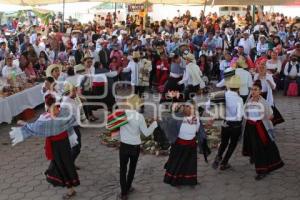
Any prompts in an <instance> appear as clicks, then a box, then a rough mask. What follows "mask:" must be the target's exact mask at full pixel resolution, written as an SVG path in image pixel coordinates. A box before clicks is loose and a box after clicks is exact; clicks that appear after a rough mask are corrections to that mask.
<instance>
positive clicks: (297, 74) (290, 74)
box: [284, 55, 300, 95]
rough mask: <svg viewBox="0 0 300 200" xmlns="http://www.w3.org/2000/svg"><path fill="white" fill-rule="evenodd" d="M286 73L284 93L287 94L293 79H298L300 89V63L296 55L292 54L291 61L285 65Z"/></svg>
mask: <svg viewBox="0 0 300 200" xmlns="http://www.w3.org/2000/svg"><path fill="white" fill-rule="evenodd" d="M284 75H285V79H284V95H287V90H288V87H289V84H290V83H291V82H292V81H296V82H297V84H298V90H299V89H300V65H299V63H298V61H297V57H296V56H295V55H292V56H291V58H290V61H289V62H288V63H287V64H286V65H285V68H284ZM298 94H299V92H298Z"/></svg>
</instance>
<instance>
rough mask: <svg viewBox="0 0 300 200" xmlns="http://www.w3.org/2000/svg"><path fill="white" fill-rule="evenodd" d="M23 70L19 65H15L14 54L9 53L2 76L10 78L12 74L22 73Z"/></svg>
mask: <svg viewBox="0 0 300 200" xmlns="http://www.w3.org/2000/svg"><path fill="white" fill-rule="evenodd" d="M21 73H22V70H21V69H20V68H19V66H17V65H15V64H14V63H13V55H12V54H9V55H7V56H6V58H5V66H4V67H3V69H2V76H3V77H4V78H9V77H11V76H12V74H15V75H17V74H21Z"/></svg>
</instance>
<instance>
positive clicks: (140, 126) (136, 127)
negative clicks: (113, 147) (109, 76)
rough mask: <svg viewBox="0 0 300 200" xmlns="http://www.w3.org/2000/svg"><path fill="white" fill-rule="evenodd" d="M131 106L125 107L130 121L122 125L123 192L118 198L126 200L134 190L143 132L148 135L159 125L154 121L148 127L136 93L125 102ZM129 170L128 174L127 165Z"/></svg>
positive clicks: (121, 183)
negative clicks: (133, 185)
mask: <svg viewBox="0 0 300 200" xmlns="http://www.w3.org/2000/svg"><path fill="white" fill-rule="evenodd" d="M125 104H126V105H128V106H129V107H130V108H129V109H125V113H126V117H127V120H128V123H127V124H125V125H123V126H121V127H120V141H121V144H120V151H119V157H120V185H121V194H119V195H118V199H121V200H126V199H127V195H128V194H129V193H130V192H132V191H133V188H132V182H133V179H134V174H135V170H136V165H137V162H138V159H139V155H140V144H141V137H140V136H141V134H143V135H145V136H146V137H148V136H149V135H151V134H152V133H153V131H154V130H155V128H156V127H157V122H156V121H154V122H152V124H151V125H150V126H149V127H147V124H146V121H145V119H144V116H143V115H142V114H140V113H139V112H138V111H137V109H139V107H140V106H141V99H140V98H139V97H138V96H137V95H134V96H132V97H131V98H129V99H127V100H126V102H125ZM128 162H129V170H128V175H127V165H128Z"/></svg>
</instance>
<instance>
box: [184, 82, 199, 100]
mask: <svg viewBox="0 0 300 200" xmlns="http://www.w3.org/2000/svg"><path fill="white" fill-rule="evenodd" d="M199 88H200V87H199V85H196V86H193V85H188V86H187V88H185V91H184V98H185V100H186V101H188V100H190V99H191V98H193V97H194V96H195V94H196V93H197V92H198V90H199Z"/></svg>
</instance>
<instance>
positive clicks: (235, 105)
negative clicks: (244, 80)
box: [225, 90, 244, 121]
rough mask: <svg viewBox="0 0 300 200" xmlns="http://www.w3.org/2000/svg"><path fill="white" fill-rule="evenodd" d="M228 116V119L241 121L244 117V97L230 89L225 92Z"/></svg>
mask: <svg viewBox="0 0 300 200" xmlns="http://www.w3.org/2000/svg"><path fill="white" fill-rule="evenodd" d="M225 101H226V105H225V106H226V109H225V112H226V117H225V119H226V120H227V121H241V120H242V117H243V114H244V113H243V106H244V103H243V99H242V98H241V97H240V96H239V95H238V93H236V92H233V91H230V90H228V91H227V92H225Z"/></svg>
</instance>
